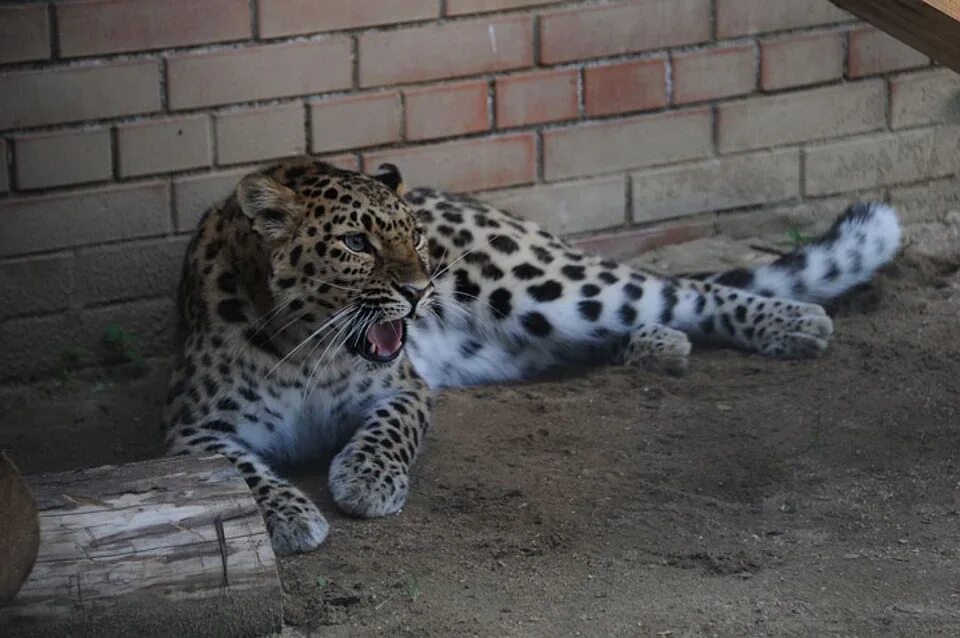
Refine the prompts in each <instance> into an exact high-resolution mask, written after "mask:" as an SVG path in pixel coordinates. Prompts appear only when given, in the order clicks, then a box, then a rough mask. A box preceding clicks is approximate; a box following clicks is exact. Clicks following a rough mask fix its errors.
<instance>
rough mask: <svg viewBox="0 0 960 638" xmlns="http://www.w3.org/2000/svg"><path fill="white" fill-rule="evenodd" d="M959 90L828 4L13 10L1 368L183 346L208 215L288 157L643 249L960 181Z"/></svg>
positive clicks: (145, 0) (610, 245) (667, 1)
mask: <svg viewBox="0 0 960 638" xmlns="http://www.w3.org/2000/svg"><path fill="white" fill-rule="evenodd" d="M958 95H960V78H958V76H957V75H955V74H953V73H951V72H950V71H947V70H945V69H942V68H939V67H937V66H936V64H935V63H934V62H932V61H931V60H929V59H928V58H926V57H925V56H923V55H921V54H919V53H917V52H916V51H913V50H912V49H910V48H908V47H906V46H904V45H902V44H900V43H898V42H897V41H895V40H893V39H892V38H890V37H888V36H886V35H884V34H883V33H881V32H878V31H877V30H875V29H873V28H871V27H869V26H866V25H864V24H862V23H860V22H858V21H856V20H855V19H853V18H852V17H851V16H850V15H848V14H846V13H844V12H843V11H840V10H839V9H837V8H836V7H834V6H833V5H832V4H830V3H829V2H827V0H599V1H598V0H588V1H580V2H574V1H568V2H551V1H550V0H402V1H397V0H350V1H349V2H348V1H347V0H343V1H342V2H316V1H313V0H203V1H200V0H54V1H51V2H26V3H17V2H13V3H3V4H2V5H0V299H2V300H3V301H4V303H3V304H2V305H0V352H3V353H4V354H3V359H2V361H3V364H4V365H3V366H2V367H0V380H5V381H9V380H26V379H30V378H36V377H41V376H43V375H46V374H49V373H51V372H55V371H56V370H57V369H58V368H59V367H60V365H61V363H60V355H61V353H62V351H63V350H64V349H65V348H67V347H69V346H71V345H74V344H77V343H79V344H84V343H86V344H89V343H90V342H91V340H94V341H95V340H96V337H97V335H98V331H100V330H102V325H103V324H104V323H109V322H111V321H113V322H116V323H119V324H121V325H123V326H124V327H125V328H127V329H130V330H132V331H134V332H137V333H139V334H140V335H141V337H142V339H143V341H144V342H145V349H146V350H147V351H148V352H161V351H163V350H164V348H165V347H166V344H167V339H168V336H169V334H170V326H171V325H172V317H173V312H172V306H171V301H170V299H171V292H172V290H173V288H174V285H175V282H176V279H177V277H178V269H179V262H180V257H181V254H182V251H183V247H184V245H185V242H186V239H187V237H188V236H189V233H190V232H191V230H192V229H193V227H194V226H195V224H196V221H197V219H198V218H199V216H200V214H201V213H202V212H203V210H204V209H205V208H206V207H207V206H209V205H210V204H212V203H213V202H215V201H216V200H218V199H220V198H222V197H224V196H225V195H226V194H227V193H229V192H230V191H231V189H232V188H233V186H234V185H235V184H236V181H237V180H238V179H239V178H240V177H241V176H242V175H243V174H245V173H246V172H248V171H250V170H253V169H255V168H256V167H258V166H260V165H261V164H263V163H264V162H268V161H271V160H274V159H277V158H281V157H286V156H291V155H297V154H300V153H305V152H307V153H313V154H316V155H319V156H322V157H326V158H329V159H330V160H331V161H334V162H336V163H338V164H340V165H342V166H345V167H349V168H353V169H359V170H363V169H366V168H372V167H375V166H376V165H377V164H379V163H380V162H384V161H390V162H394V163H396V164H398V165H399V166H400V168H401V170H402V171H403V173H404V175H405V176H406V178H407V181H408V183H410V184H412V185H432V186H438V187H443V188H447V189H452V190H458V191H477V192H480V194H481V196H482V197H486V198H488V199H490V200H492V201H494V202H496V203H498V204H501V205H503V206H505V207H509V208H510V209H512V210H514V211H515V212H518V213H520V214H522V215H526V216H528V217H530V218H533V219H536V220H537V221H539V222H541V223H542V224H544V225H545V226H546V227H548V228H550V229H553V230H555V231H557V232H561V233H564V234H566V235H574V236H576V238H577V239H578V241H582V242H584V244H585V245H587V246H589V247H591V248H594V249H597V250H604V251H607V252H611V253H614V254H622V253H624V252H626V251H628V250H629V249H630V248H631V247H637V246H646V245H651V244H654V243H657V242H664V241H678V240H683V239H689V238H691V237H696V236H699V235H702V234H704V233H710V232H713V231H714V230H715V229H716V228H718V227H719V222H720V220H721V219H722V220H729V219H731V218H732V216H734V215H736V214H737V212H738V211H743V212H749V211H753V210H756V209H758V208H760V207H770V209H771V210H784V209H787V208H791V207H792V208H796V207H798V206H809V207H811V208H812V209H815V208H816V207H817V206H818V203H822V202H824V201H827V200H830V201H833V200H836V199H840V200H842V199H843V198H850V197H852V196H853V194H854V193H857V192H861V191H863V192H873V193H875V192H880V193H881V194H885V193H886V192H887V191H886V189H889V188H894V187H896V188H899V187H900V186H904V187H908V186H909V187H914V185H916V184H923V183H925V182H926V181H928V180H941V181H942V182H943V183H949V182H950V179H951V177H953V176H955V175H956V174H957V172H958V171H960V143H958V142H960V97H958ZM940 187H941V188H943V187H944V186H943V185H942V184H941V185H940Z"/></svg>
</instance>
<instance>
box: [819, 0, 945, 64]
mask: <svg viewBox="0 0 960 638" xmlns="http://www.w3.org/2000/svg"><path fill="white" fill-rule="evenodd" d="M831 1H832V2H833V4H835V5H837V6H838V7H840V8H841V9H846V10H847V11H849V12H850V13H852V14H854V15H855V16H857V17H858V18H860V19H862V20H866V21H867V22H869V23H870V24H872V25H873V26H875V27H877V28H879V29H882V30H884V31H886V32H887V33H889V34H890V35H892V36H893V37H895V38H897V39H898V40H900V41H901V42H904V43H906V44H909V45H910V46H911V47H913V48H914V49H916V50H917V51H920V52H922V53H925V54H927V55H929V56H930V57H931V58H933V59H934V60H936V61H937V62H939V63H940V64H943V65H944V66H947V67H949V68H951V69H953V70H954V71H956V72H958V73H960V0H831Z"/></svg>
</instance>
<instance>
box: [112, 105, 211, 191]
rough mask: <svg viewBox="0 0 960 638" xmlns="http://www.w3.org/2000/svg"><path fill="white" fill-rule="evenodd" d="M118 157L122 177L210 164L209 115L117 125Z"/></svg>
mask: <svg viewBox="0 0 960 638" xmlns="http://www.w3.org/2000/svg"><path fill="white" fill-rule="evenodd" d="M117 156H118V162H117V163H118V165H119V166H118V168H119V172H120V175H121V176H123V177H129V176H131V175H149V174H151V173H164V172H168V171H181V170H185V169H188V168H199V167H201V166H209V165H210V163H211V162H212V160H213V152H212V149H211V148H210V118H209V117H208V116H207V115H190V116H187V117H178V118H169V119H163V120H151V121H147V122H134V123H132V124H125V125H121V126H118V127H117Z"/></svg>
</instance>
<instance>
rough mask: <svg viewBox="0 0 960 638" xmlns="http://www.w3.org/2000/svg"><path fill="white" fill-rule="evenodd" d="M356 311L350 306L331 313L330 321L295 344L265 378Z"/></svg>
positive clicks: (355, 308)
mask: <svg viewBox="0 0 960 638" xmlns="http://www.w3.org/2000/svg"><path fill="white" fill-rule="evenodd" d="M356 310H358V308H357V307H356V306H352V305H351V306H347V307H346V308H342V309H340V310H338V311H337V312H335V313H333V316H332V317H331V318H330V319H328V320H327V321H326V322H324V323H323V325H321V326H320V327H319V328H317V329H316V330H314V331H313V332H312V333H311V334H310V335H309V336H308V337H307V338H306V339H304V340H303V341H301V342H300V343H299V344H297V345H296V346H295V347H294V348H293V349H292V350H290V352H288V353H287V354H286V355H284V356H283V357H282V358H281V359H280V360H279V361H278V362H277V363H276V365H274V366H273V367H272V368H271V369H270V371H269V372H267V376H270V375H271V374H273V372H274V371H275V370H276V369H277V368H279V367H280V366H281V365H283V363H284V362H285V361H286V360H287V359H289V358H290V357H292V356H293V355H294V354H295V353H296V352H298V351H299V350H300V349H301V348H302V347H303V346H305V345H306V344H307V343H309V342H310V341H311V340H313V339H314V338H316V337H317V336H318V335H320V334H322V333H323V332H324V330H325V329H326V328H327V327H328V326H330V327H331V329H332V328H333V327H334V326H335V325H336V324H338V323H340V322H341V321H344V320H345V319H346V318H348V317H349V316H350V314H351V313H352V312H355V311H356Z"/></svg>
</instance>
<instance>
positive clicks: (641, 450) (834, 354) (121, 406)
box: [0, 215, 960, 636]
mask: <svg viewBox="0 0 960 638" xmlns="http://www.w3.org/2000/svg"><path fill="white" fill-rule="evenodd" d="M958 216H960V215H954V216H953V217H952V218H949V219H948V222H947V223H946V224H944V223H938V224H927V225H925V226H923V227H920V228H918V229H917V230H916V232H914V233H913V234H912V237H913V238H914V239H913V240H912V242H911V245H910V246H908V248H907V250H906V253H905V255H904V256H903V257H901V258H900V259H899V260H898V261H897V262H896V264H894V265H893V266H892V267H891V268H889V269H888V270H887V272H886V273H885V274H884V275H883V276H882V277H880V278H879V280H878V281H877V283H876V284H875V285H873V286H870V287H869V288H868V289H867V290H865V291H863V292H861V293H859V294H857V295H854V296H853V297H852V298H851V299H850V300H848V301H847V302H845V303H844V304H842V305H841V306H840V307H839V308H837V309H836V311H835V326H836V337H835V339H834V341H833V344H832V347H831V348H830V350H829V351H828V352H827V354H825V355H824V356H823V357H821V358H820V359H817V360H814V361H805V362H780V361H770V360H765V359H761V358H759V357H757V356H752V355H747V354H743V353H738V352H729V351H720V350H714V351H695V353H694V355H693V358H692V361H691V367H690V372H689V373H688V374H687V375H686V376H685V377H683V378H672V377H665V376H657V375H654V374H650V373H644V372H640V371H636V370H625V369H606V370H595V371H591V372H589V373H587V374H586V375H585V376H577V377H575V378H571V379H565V380H560V381H550V382H543V383H534V384H526V385H515V386H510V387H485V388H478V389H471V390H465V391H457V392H447V393H444V394H443V395H442V396H441V397H440V399H439V407H438V409H437V414H436V418H435V423H436V426H435V428H434V429H433V430H432V432H431V433H430V436H429V437H428V440H427V451H426V453H425V454H424V455H423V456H422V457H421V460H420V462H419V465H418V467H417V470H416V476H415V482H414V484H413V490H412V493H411V495H410V498H409V500H408V504H407V506H406V508H405V509H404V511H403V512H402V514H401V515H399V516H396V517H393V518H390V519H385V520H375V521H360V520H351V519H348V518H345V517H343V516H341V515H339V514H337V513H336V512H335V511H334V509H333V506H332V504H331V502H330V500H329V498H328V496H327V495H326V490H325V488H324V477H323V476H322V468H313V471H310V470H307V471H305V472H304V475H303V476H302V477H301V478H300V481H301V482H302V484H303V485H305V486H306V487H307V488H308V489H309V490H310V491H311V493H313V494H314V495H315V496H316V497H317V498H318V501H319V502H320V503H321V506H322V508H323V509H324V510H325V511H326V512H327V513H328V514H329V517H330V519H331V523H332V533H331V535H330V538H329V541H328V542H327V544H326V546H325V547H324V548H323V549H322V550H320V551H318V552H316V553H313V554H310V555H305V556H298V557H292V558H286V559H283V560H282V561H281V577H282V580H283V584H284V589H285V592H286V593H285V613H284V615H285V619H286V622H287V624H288V629H287V630H286V633H290V634H301V633H312V632H314V631H316V632H319V633H320V634H321V635H324V636H366V635H377V634H385V635H391V636H398V635H399V636H424V635H435V636H447V635H456V636H460V635H481V636H566V635H583V636H635V635H650V636H654V635H659V636H667V635H672V636H688V635H694V636H696V635H721V636H733V635H736V636H740V635H817V636H821V635H838V634H839V635H910V636H917V635H948V636H956V635H960V474H958V471H960V321H958V319H957V317H958V314H960V274H958V271H960V256H958V253H953V252H952V251H957V250H960V241H958V237H960V223H958V220H957V219H956V218H957V217H958ZM951 220H952V221H951ZM747 245H751V244H750V242H746V243H739V244H736V243H731V242H723V241H719V240H707V241H705V242H698V243H694V244H688V245H685V246H682V247H679V248H671V249H668V250H662V251H659V252H657V253H655V254H651V255H647V256H646V257H645V260H646V261H647V262H648V263H651V264H653V265H654V266H656V267H658V268H665V269H666V268H679V269H683V268H688V267H691V266H692V265H702V264H703V262H704V259H706V258H708V257H709V258H710V259H714V260H717V259H719V260H720V261H721V262H722V261H724V260H725V259H726V260H727V261H730V260H731V257H730V256H731V255H735V256H736V259H738V260H739V259H743V258H745V256H746V258H750V257H756V256H757V254H756V253H748V252H747V250H748V249H746V248H745V246H747ZM165 375H166V365H165V363H164V362H158V361H154V362H152V369H151V371H150V372H149V373H148V374H146V375H145V376H143V377H141V378H138V379H134V380H125V381H123V380H121V381H118V380H115V379H111V378H109V377H107V378H99V377H98V376H97V375H92V376H91V375H74V376H72V377H71V378H69V379H67V380H65V381H58V382H52V383H46V384H42V385H39V386H33V387H30V388H15V389H9V390H6V391H4V392H2V393H0V447H5V448H8V449H9V450H10V453H11V455H12V456H13V458H14V459H16V460H17V461H18V462H19V463H20V465H21V467H22V469H24V470H25V471H27V472H39V471H44V470H55V469H66V468H72V467H77V466H85V465H97V464H102V463H107V462H118V461H129V460H135V459H142V458H148V457H150V456H152V455H155V454H157V453H158V452H159V447H158V443H159V441H160V430H159V426H158V414H159V403H160V397H161V395H162V393H163V390H162V386H163V384H164V381H165Z"/></svg>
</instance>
